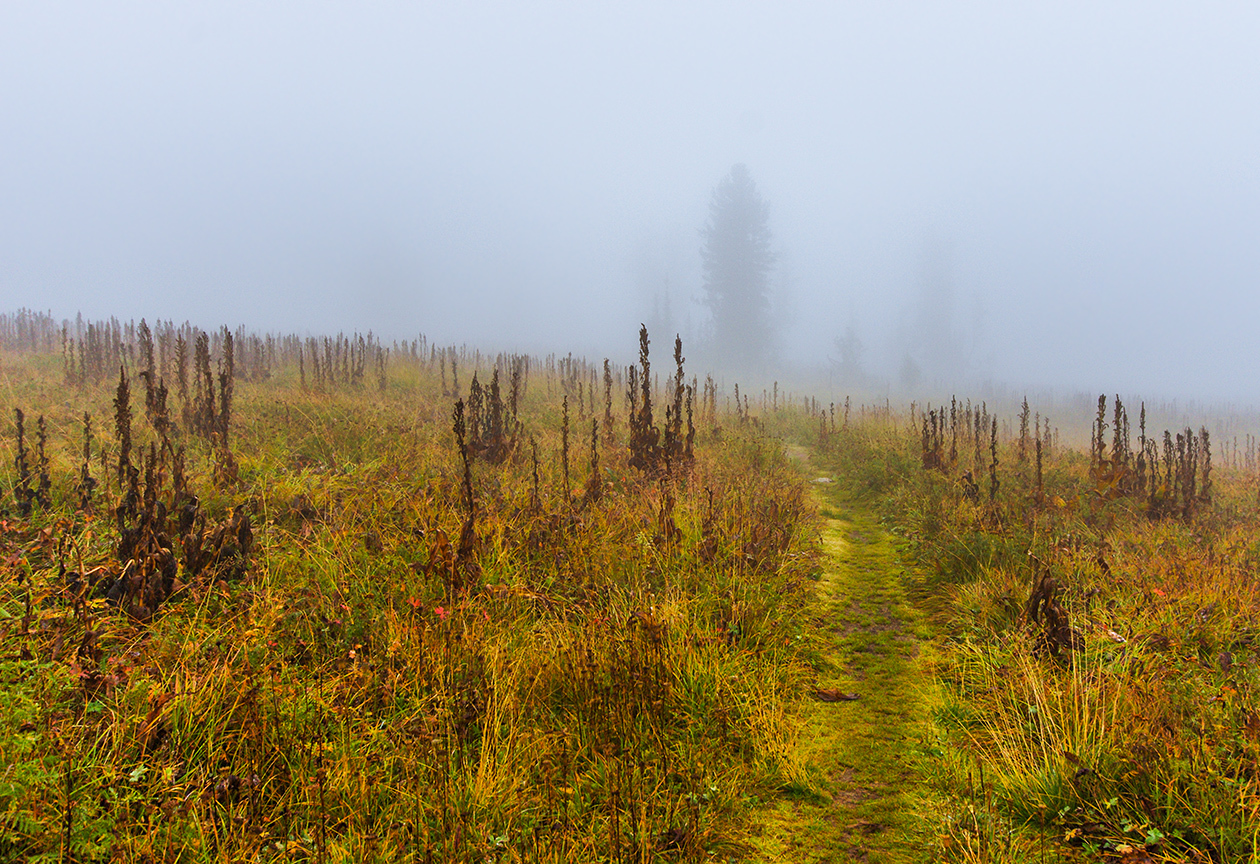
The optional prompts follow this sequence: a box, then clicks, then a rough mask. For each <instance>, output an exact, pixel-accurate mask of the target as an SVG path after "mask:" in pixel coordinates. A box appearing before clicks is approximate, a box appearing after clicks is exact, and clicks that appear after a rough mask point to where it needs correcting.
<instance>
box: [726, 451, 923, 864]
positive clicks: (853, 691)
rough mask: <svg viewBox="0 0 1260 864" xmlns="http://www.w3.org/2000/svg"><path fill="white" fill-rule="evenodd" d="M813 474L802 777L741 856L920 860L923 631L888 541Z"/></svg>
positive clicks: (856, 506)
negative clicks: (810, 655) (810, 646)
mask: <svg viewBox="0 0 1260 864" xmlns="http://www.w3.org/2000/svg"><path fill="white" fill-rule="evenodd" d="M792 455H793V456H794V457H796V458H797V459H798V460H799V461H802V462H803V458H802V457H803V456H804V454H803V453H802V452H800V451H797V452H794V453H792ZM802 468H803V469H806V466H805V465H802ZM806 470H810V471H811V472H813V471H816V470H817V469H816V468H808V469H806ZM813 477H814V478H815V479H814V480H813V482H812V484H811V486H812V488H813V489H814V494H815V496H816V497H817V500H818V504H819V507H820V512H821V515H822V517H823V518H822V520H821V530H822V536H821V538H820V539H821V550H822V556H821V559H820V562H819V563H820V574H819V578H818V582H817V587H816V601H817V606H816V609H815V612H814V616H813V624H814V633H813V638H814V640H815V648H816V649H817V651H818V654H819V656H820V658H821V660H820V663H819V676H818V680H817V682H816V685H815V690H814V693H813V696H814V701H813V702H812V704H811V705H810V706H809V708H808V709H807V716H806V718H805V719H806V723H807V728H806V729H805V731H804V733H803V734H802V736H801V741H800V745H799V746H800V748H801V749H800V752H799V754H798V755H799V756H800V759H801V761H802V762H803V763H804V764H805V765H806V775H807V777H808V782H806V783H803V784H800V785H799V787H798V786H793V787H791V788H788V789H785V790H783V791H782V792H781V794H780V795H779V796H778V797H777V798H776V799H775V800H774V801H772V802H770V803H769V804H768V805H767V806H766V808H765V809H764V810H763V811H762V813H761V815H760V817H759V819H758V820H757V821H756V823H755V824H754V825H753V828H752V836H751V837H750V839H749V842H750V845H752V847H753V848H754V849H755V854H754V855H753V860H756V861H793V862H815V861H816V862H822V861H828V862H831V861H836V862H844V861H865V862H881V861H884V862H905V861H921V860H927V852H926V850H927V849H929V848H930V847H931V845H932V844H931V830H930V829H931V821H930V816H929V815H928V814H929V813H930V812H931V811H932V810H933V809H934V808H933V804H932V801H931V791H930V789H929V786H928V784H927V783H926V782H925V780H924V778H923V777H922V776H921V775H920V771H919V768H918V765H919V764H920V760H921V757H922V755H923V750H924V748H925V746H926V745H925V741H926V740H927V736H928V731H927V724H926V720H925V712H926V707H925V706H926V703H927V698H928V690H927V688H929V687H930V686H931V681H930V675H929V674H928V673H927V671H926V663H925V661H924V658H923V656H922V650H921V649H922V648H923V646H925V645H926V643H927V640H928V639H929V637H930V632H929V629H928V624H927V621H926V618H925V616H924V614H923V613H922V611H920V610H919V609H917V608H916V607H915V606H914V604H913V603H912V602H911V601H910V599H909V597H908V594H907V588H906V582H907V578H906V577H907V574H906V572H905V570H904V567H903V565H902V563H901V562H900V561H899V560H898V557H897V554H896V550H895V548H894V545H893V538H892V537H891V536H890V535H889V534H888V533H887V532H886V531H885V530H884V529H883V528H882V527H881V526H880V524H879V522H878V520H877V518H876V517H875V515H874V514H873V513H872V512H871V511H870V510H869V509H867V508H865V507H864V506H863V505H861V504H860V503H853V502H846V501H842V500H841V499H840V493H839V491H838V485H837V484H835V483H831V482H828V481H829V480H830V479H831V478H830V477H828V476H819V475H818V474H817V473H814V474H813Z"/></svg>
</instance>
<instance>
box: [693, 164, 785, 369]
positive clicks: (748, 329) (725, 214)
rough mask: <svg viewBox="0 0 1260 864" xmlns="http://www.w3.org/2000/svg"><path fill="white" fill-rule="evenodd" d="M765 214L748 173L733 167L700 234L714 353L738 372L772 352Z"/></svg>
mask: <svg viewBox="0 0 1260 864" xmlns="http://www.w3.org/2000/svg"><path fill="white" fill-rule="evenodd" d="M769 215H770V207H769V205H768V204H767V203H766V202H765V201H763V200H762V198H761V194H760V193H759V192H758V191H757V186H756V184H755V183H753V180H752V177H751V176H750V175H749V173H748V168H747V167H745V166H744V165H742V164H741V165H736V166H734V167H733V168H731V171H730V173H729V174H727V175H726V177H724V178H723V179H722V181H721V182H720V183H718V185H717V187H716V188H715V189H714V190H713V197H712V199H711V200H710V201H709V220H708V222H706V223H705V226H704V228H703V229H702V230H701V232H700V233H701V236H702V237H703V239H704V246H703V248H702V249H701V250H700V255H701V258H702V259H703V262H704V302H705V305H707V306H708V307H709V311H710V313H711V314H712V316H713V318H712V326H713V349H714V353H715V354H716V355H717V357H718V358H720V359H721V360H723V361H724V362H727V363H730V364H732V365H734V366H736V367H743V368H748V367H750V366H752V365H754V364H756V363H759V362H764V361H765V360H767V359H769V357H770V355H771V353H772V346H773V336H774V328H773V325H772V322H771V317H770V272H771V270H772V269H773V268H774V262H775V255H774V252H773V251H772V250H771V241H772V237H771V234H770V225H769Z"/></svg>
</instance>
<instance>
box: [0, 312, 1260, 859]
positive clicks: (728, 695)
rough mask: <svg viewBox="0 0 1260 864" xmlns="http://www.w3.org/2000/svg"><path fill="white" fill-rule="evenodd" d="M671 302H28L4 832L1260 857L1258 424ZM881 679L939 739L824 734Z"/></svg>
mask: <svg viewBox="0 0 1260 864" xmlns="http://www.w3.org/2000/svg"><path fill="white" fill-rule="evenodd" d="M646 338H647V337H646V333H644V334H642V340H643V341H642V342H641V352H640V357H639V360H638V362H637V363H635V364H633V365H629V366H622V365H619V364H615V363H613V364H610V363H608V362H607V361H603V362H600V363H593V362H587V361H586V360H583V359H580V358H574V357H572V356H564V357H561V356H552V357H544V358H539V357H525V356H517V355H502V354H501V355H485V354H481V353H479V352H477V351H476V350H473V349H469V348H449V347H436V346H433V345H430V344H428V343H426V342H425V341H424V340H423V339H417V340H416V341H414V342H410V343H394V344H391V345H388V346H386V345H382V344H381V343H379V342H378V341H377V340H375V339H373V338H372V337H371V336H363V337H360V336H354V337H345V336H339V337H336V338H319V339H315V338H309V337H307V338H299V337H296V336H260V335H256V334H250V333H247V332H245V331H243V330H240V331H236V332H235V333H233V332H229V331H227V330H220V331H217V332H208V333H207V332H202V331H199V330H197V329H196V328H193V327H190V326H188V325H183V326H175V325H173V324H171V323H169V322H158V323H157V324H155V325H154V326H153V327H152V328H150V327H149V326H148V325H147V324H143V323H142V324H134V323H131V324H120V323H119V322H116V321H109V322H97V323H93V324H90V325H83V324H82V323H78V324H74V323H72V324H70V325H69V327H68V328H67V329H65V330H63V329H62V325H61V324H60V323H59V322H57V323H54V322H53V321H51V320H50V319H48V318H47V317H46V316H42V315H32V314H30V313H19V314H18V315H8V316H2V318H0V346H2V347H0V393H2V394H3V403H4V404H3V406H2V407H3V409H4V411H5V412H6V423H7V424H8V425H7V426H6V427H5V429H6V432H5V434H4V436H3V444H2V445H0V446H2V447H3V449H4V454H5V459H6V463H5V464H6V466H7V468H6V473H5V475H4V481H3V496H4V503H3V509H2V510H0V675H3V680H4V688H3V690H2V691H0V692H2V693H3V697H2V698H0V860H15V861H16V860H29V861H40V860H44V861H79V862H89V861H128V862H158V861H163V862H165V861H188V862H193V861H207V862H208V861H317V862H325V861H329V862H331V861H345V862H360V861H470V862H471V861H476V862H483V861H485V862H516V861H556V862H560V861H590V862H597V861H599V862H618V864H620V862H646V861H657V860H659V861H742V860H766V853H764V851H763V847H764V846H765V844H758V843H754V842H750V838H753V837H756V836H760V835H761V833H762V832H763V830H765V829H766V826H767V824H771V825H772V826H777V827H776V828H775V830H777V831H779V833H780V834H783V835H791V833H792V826H791V823H790V819H791V813H792V811H791V809H790V808H787V809H785V805H784V802H788V803H789V804H790V803H791V802H793V801H805V802H812V806H815V811H812V812H814V813H815V816H812V817H811V818H815V819H816V823H817V824H818V825H820V826H825V825H827V824H832V825H839V824H841V823H842V821H843V820H840V819H839V818H838V817H836V816H835V814H836V813H839V812H841V811H842V810H843V809H844V808H846V807H849V806H850V804H851V803H852V802H854V801H858V802H864V803H862V805H861V806H863V807H865V809H864V810H862V813H863V814H865V815H863V816H862V818H861V819H850V820H849V823H852V824H854V825H860V826H861V827H862V830H864V831H866V832H868V833H869V834H871V835H875V834H877V833H878V832H881V831H884V832H888V834H889V835H892V834H896V835H897V836H896V838H893V839H892V840H889V842H887V843H886V844H884V846H882V847H881V848H883V849H886V850H891V851H884V852H870V851H869V850H868V848H867V846H866V845H864V843H865V842H866V841H860V842H859V840H856V839H848V838H847V835H844V836H838V837H837V838H835V845H834V849H835V850H836V851H835V853H834V854H835V855H841V856H845V855H847V856H849V858H850V859H851V860H870V861H876V860H884V861H913V860H924V861H926V860H950V861H975V862H990V861H992V862H999V861H1001V862H1005V861H1028V860H1088V861H1127V862H1142V861H1202V862H1209V861H1213V862H1225V861H1230V862H1232V861H1253V860H1260V859H1258V858H1257V856H1256V853H1255V851H1254V850H1255V848H1256V845H1257V841H1258V840H1260V833H1258V832H1260V778H1257V773H1256V765H1257V761H1256V760H1257V755H1258V751H1260V709H1258V708H1257V700H1256V690H1255V688H1256V684H1257V653H1256V652H1257V647H1256V642H1255V640H1256V638H1257V627H1258V626H1260V625H1258V624H1257V613H1258V612H1260V593H1258V591H1257V584H1256V582H1257V568H1258V567H1260V546H1258V544H1257V541H1258V539H1260V537H1258V535H1257V530H1256V526H1257V516H1258V515H1260V512H1258V511H1260V504H1258V500H1257V479H1256V471H1257V466H1258V465H1260V459H1257V458H1256V455H1255V453H1254V452H1253V448H1252V447H1251V443H1250V440H1249V441H1248V449H1246V450H1244V451H1243V452H1241V453H1240V452H1239V451H1238V449H1237V447H1235V448H1233V450H1232V451H1228V450H1226V449H1224V448H1221V447H1220V446H1219V445H1217V444H1216V442H1214V441H1212V440H1211V439H1210V437H1209V436H1208V435H1206V434H1205V433H1204V432H1203V431H1202V430H1181V431H1180V433H1178V432H1177V431H1176V430H1174V431H1173V432H1172V433H1171V434H1170V435H1168V436H1167V437H1165V436H1164V433H1163V430H1162V429H1160V430H1159V431H1158V433H1157V432H1156V431H1155V430H1154V429H1147V428H1145V426H1144V425H1142V421H1139V426H1138V432H1137V434H1130V429H1129V423H1128V417H1127V414H1128V411H1129V410H1132V406H1129V407H1126V406H1122V405H1119V404H1115V403H1114V402H1113V403H1104V404H1100V406H1099V414H1098V418H1097V419H1096V420H1095V430H1094V434H1093V435H1092V436H1091V440H1092V444H1091V445H1090V447H1089V452H1084V450H1075V449H1072V448H1071V447H1069V446H1068V445H1065V444H1062V443H1060V441H1059V436H1058V435H1057V434H1054V433H1051V432H1050V431H1049V423H1048V421H1047V422H1046V425H1045V426H1044V427H1043V426H1042V423H1041V418H1040V415H1037V419H1036V420H1035V421H1033V422H1031V423H1030V422H1029V421H1030V419H1031V418H1030V416H1029V413H1030V412H1029V411H1028V409H1027V407H1026V406H1024V407H1023V408H1022V410H1021V408H1018V407H1017V408H1015V410H1013V411H1012V412H1010V413H1009V415H1004V416H1003V417H1002V418H1000V421H1001V422H999V418H998V417H996V416H992V415H990V414H989V412H988V409H987V407H986V408H981V407H973V406H972V405H971V403H966V404H965V405H964V404H961V403H957V402H955V403H953V405H952V406H951V405H946V406H944V407H943V408H939V407H938V408H931V407H927V408H924V407H921V406H917V405H915V406H909V407H908V409H906V408H897V407H894V406H891V405H889V404H888V403H884V404H881V405H878V406H866V405H861V404H851V403H850V402H849V401H848V400H844V397H840V399H841V400H842V401H840V402H834V403H833V402H832V401H830V400H831V398H832V397H828V401H827V404H826V405H825V406H824V405H823V404H822V403H820V402H818V401H815V400H813V399H810V398H806V397H802V396H800V395H794V396H791V397H784V396H783V395H781V394H780V392H779V391H778V388H777V387H776V388H775V389H774V390H772V391H771V392H769V393H766V394H762V395H760V396H757V397H755V398H750V396H751V394H748V393H744V394H743V396H742V397H741V396H736V395H734V394H728V393H726V392H725V391H720V389H719V387H718V385H717V384H715V383H714V382H713V380H712V379H710V378H707V377H705V376H704V375H703V372H702V371H700V372H697V371H695V370H692V369H690V368H687V367H686V365H685V358H684V357H683V352H682V346H681V345H679V344H675V345H674V346H673V348H674V352H673V356H671V355H670V352H669V348H670V346H669V345H668V344H660V343H656V344H652V345H651V346H649V345H648V343H647V341H646ZM19 412H20V413H19ZM1082 437H1083V436H1082ZM785 445H787V446H785ZM789 452H791V453H792V454H793V455H794V456H795V458H789ZM1226 453H1228V454H1229V455H1225V454H1226ZM820 472H822V473H824V474H825V475H826V479H827V480H829V481H831V482H830V483H829V484H828V485H827V486H826V487H825V494H824V493H823V492H821V491H819V490H820V489H821V488H822V487H819V486H811V484H810V481H811V480H816V479H817V477H816V475H817V474H819V473H820ZM820 496H823V497H820ZM842 510H843V511H846V512H847V513H848V514H849V515H847V516H843V519H842V518H841V517H842V515H843V514H842V513H841V511H842ZM828 526H832V528H828ZM844 526H858V527H860V529H861V531H860V532H859V533H855V534H852V535H851V536H852V537H858V538H859V539H860V542H862V543H869V544H870V545H869V547H868V548H866V549H865V551H863V550H861V549H859V550H858V552H854V551H853V548H854V547H853V546H852V544H847V543H846V542H845V541H844V540H843V538H844V537H845V536H849V535H845V534H844V533H843V531H856V530H857V529H856V528H845V527H844ZM828 530H832V531H833V534H834V537H835V538H838V539H833V540H823V539H822V538H824V537H829V536H832V535H828V534H825V533H824V532H825V531H828ZM836 532H839V533H836ZM880 532H883V533H882V534H881V533H880ZM877 535H878V536H877ZM885 535H887V536H888V537H890V538H891V539H887V540H886V539H881V538H883V537H884V536H885ZM855 542H857V541H855ZM858 553H860V554H858ZM854 555H857V557H853V556H854ZM846 556H849V557H850V558H852V560H849V561H848V563H846V564H843V566H841V565H840V564H839V563H837V562H842V561H845V560H848V559H846ZM863 556H864V557H863ZM829 562H830V563H829ZM864 574H869V575H870V579H871V585H872V586H875V587H872V588H871V590H869V591H866V590H865V588H866V582H865V581H864V580H866V579H867V576H866V575H864ZM875 576H878V577H879V579H878V584H876V580H875ZM849 594H852V599H846V598H847V597H848V595H849ZM890 598H891V599H890ZM862 604H873V605H870V606H869V607H865V606H863V605H862ZM909 606H913V607H914V608H915V610H916V611H914V613H913V615H911V613H910V612H908V611H907V612H905V614H904V615H903V614H902V612H897V615H899V616H902V618H904V620H905V621H913V625H910V624H907V625H906V626H907V627H910V628H911V629H912V630H913V641H914V646H913V650H906V651H904V652H903V653H901V654H898V655H897V656H896V657H895V658H892V657H891V655H890V657H889V659H886V660H881V659H879V658H878V657H874V658H873V657H872V656H871V655H870V652H869V651H868V650H867V647H866V646H867V642H868V641H870V642H871V643H872V644H874V643H878V644H880V645H884V646H886V647H888V650H890V651H891V650H894V649H895V650H897V651H902V648H901V647H898V646H902V643H903V642H905V641H906V640H905V639H902V638H901V635H900V631H897V632H886V631H887V628H884V629H882V630H881V629H880V628H881V627H882V625H879V622H880V621H882V620H884V618H882V617H881V616H882V615H883V613H886V612H888V609H889V608H894V607H895V609H898V610H899V609H902V608H903V607H904V608H905V609H908V608H909ZM877 607H883V611H882V612H881V608H877ZM835 615H845V616H849V617H850V618H852V620H853V621H856V622H875V623H874V624H872V625H871V626H872V627H874V628H875V630H877V631H879V632H878V633H876V636H877V637H878V638H873V639H872V640H866V637H865V636H864V635H863V633H862V632H860V630H859V625H858V624H854V625H852V626H850V625H845V627H843V628H835V627H834V623H835V622H834V621H833V620H832V616H835ZM899 620H901V619H899ZM862 626H866V625H862ZM829 627H830V628H832V629H833V630H835V631H836V634H838V635H836V634H833V635H832V636H829V637H827V638H823V637H824V635H825V634H823V631H824V630H825V629H827V628H829ZM872 632H874V631H872ZM906 638H907V639H909V638H910V637H906ZM827 639H831V642H830V643H828V641H827ZM827 644H830V645H831V646H832V647H831V648H824V646H825V645H827ZM881 650H882V649H881ZM829 651H830V652H831V653H828V652H829ZM836 652H839V653H836ZM845 652H848V653H845ZM863 652H866V653H863ZM859 655H860V656H859ZM855 658H856V659H855ZM854 670H859V671H862V672H863V675H866V676H867V678H868V681H869V682H874V681H876V680H878V681H880V682H883V684H881V685H880V686H884V687H886V688H893V690H894V692H890V693H887V694H883V698H882V699H881V694H880V693H879V692H877V691H876V690H874V689H873V687H874V684H873V683H867V684H865V685H862V684H860V683H859V684H858V685H854V684H852V680H853V676H854V675H855V674H856V673H855V672H854ZM863 670H864V671H863ZM845 675H849V676H850V677H849V678H846V677H845ZM909 681H913V682H914V685H913V686H914V687H915V688H916V689H915V691H914V694H915V695H914V696H913V698H911V697H910V696H909V695H908V694H909V690H908V689H907V690H906V692H904V693H903V684H906V682H909ZM853 686H857V687H861V686H865V687H866V689H865V690H863V691H862V692H861V693H860V694H853V695H854V698H855V699H856V702H855V705H856V707H855V708H854V709H853V710H852V711H851V712H850V713H849V714H837V713H834V712H841V711H845V710H847V709H846V707H845V706H846V705H847V704H848V700H849V697H850V694H848V693H847V692H844V693H842V692H841V690H847V689H848V688H850V687H853ZM909 686H910V685H908V684H906V687H909ZM828 694H832V695H833V696H834V698H831V696H828ZM859 696H860V698H858V697H859ZM903 697H904V698H903ZM820 703H826V704H825V705H822V706H821V707H820ZM831 703H835V704H831ZM820 711H825V712H833V713H830V714H827V715H826V716H827V717H828V718H830V719H828V720H827V722H828V723H830V724H831V726H830V727H829V728H830V729H831V730H832V731H830V732H828V733H827V734H828V735H830V736H832V737H819V735H818V733H817V728H816V726H815V725H814V724H815V723H816V719H817V717H818V716H819V712H820ZM881 712H882V714H883V715H884V716H883V719H881V716H880V715H881ZM889 712H895V713H896V715H897V716H896V730H897V731H896V735H897V736H898V742H897V743H896V747H902V748H903V749H904V751H905V753H906V754H909V755H907V757H906V760H901V761H898V762H897V764H896V765H895V766H894V765H893V764H892V761H893V760H892V759H891V758H888V757H889V753H888V752H885V749H884V748H883V746H882V745H881V747H880V748H879V749H878V752H876V750H871V751H870V752H871V753H872V754H873V755H872V756H870V757H863V758H864V764H863V765H859V766H854V765H841V764H839V763H838V762H837V757H836V756H835V755H834V754H832V755H831V756H829V755H828V754H827V753H826V752H823V751H825V750H826V749H827V746H829V745H826V743H825V742H827V741H831V740H835V741H846V742H849V743H847V744H845V746H847V747H852V748H859V747H860V745H861V742H862V741H864V740H867V739H868V738H870V740H876V739H874V738H872V737H871V736H867V735H865V734H864V729H865V728H866V726H865V725H864V724H867V725H870V728H871V730H872V734H873V733H874V732H876V731H878V730H876V729H875V726H874V724H879V723H887V722H889V721H888V719H887V718H888V716H891V715H890V714H889ZM836 718H841V722H836ZM846 724H847V725H846ZM884 732H885V733H886V732H887V730H884ZM879 740H883V739H879ZM819 742H823V743H822V745H820V743H819ZM837 746H839V745H837ZM888 746H889V747H892V746H894V745H893V744H889V745H888ZM868 749H869V748H868ZM855 752H856V751H855ZM889 752H891V751H889ZM897 752H898V753H900V752H901V750H898V751H897ZM898 758H900V757H898ZM828 760H831V761H830V762H829V761H828ZM832 763H835V764H832ZM833 769H834V770H833ZM855 771H856V775H855ZM829 772H830V773H833V774H835V775H837V776H839V775H844V776H845V777H849V778H852V777H853V776H858V777H859V778H862V783H863V784H864V788H863V789H862V790H857V791H855V792H853V795H852V800H851V801H850V800H849V799H846V798H845V796H843V795H839V794H836V793H835V791H834V790H833V789H831V787H829V786H828V782H829V781H828V779H827V777H828V773H829ZM859 793H861V794H859ZM875 799H878V800H875ZM881 802H882V803H881ZM776 808H777V809H776ZM828 808H832V809H830V810H829V809H828ZM893 810H899V811H902V812H896V813H893V812H892V811H893ZM906 811H909V812H906ZM768 812H772V813H773V814H775V815H771V816H767V813H768ZM785 814H787V815H785ZM828 814H831V815H828ZM785 819H786V820H788V821H786V822H785ZM767 820H769V823H768V821H767ZM849 823H844V824H849ZM819 830H823V829H822V828H820V829H819ZM845 830H848V829H847V828H846V829H845ZM855 830H856V829H855ZM791 839H792V840H793V842H795V843H797V844H802V843H803V844H804V845H806V846H807V845H808V838H806V839H805V840H804V841H803V840H802V838H801V837H800V836H796V837H794V838H791ZM776 842H778V841H776ZM776 848H786V847H783V846H782V845H780V846H779V847H776ZM829 848H832V847H829ZM793 854H799V853H793ZM759 856H760V857H759ZM802 860H803V859H802ZM840 860H844V859H843V858H841V859H840Z"/></svg>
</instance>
